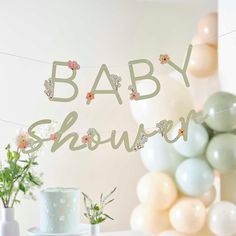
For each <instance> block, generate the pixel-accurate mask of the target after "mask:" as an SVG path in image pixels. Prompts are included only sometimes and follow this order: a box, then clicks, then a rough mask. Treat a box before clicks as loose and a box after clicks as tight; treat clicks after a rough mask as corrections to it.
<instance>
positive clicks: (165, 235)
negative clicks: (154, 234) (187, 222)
mask: <svg viewBox="0 0 236 236" xmlns="http://www.w3.org/2000/svg"><path fill="white" fill-rule="evenodd" d="M158 236H185V235H183V234H180V233H178V232H176V231H174V230H167V231H164V232H162V233H160V234H158Z"/></svg>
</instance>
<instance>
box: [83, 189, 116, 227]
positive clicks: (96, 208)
mask: <svg viewBox="0 0 236 236" xmlns="http://www.w3.org/2000/svg"><path fill="white" fill-rule="evenodd" d="M115 191H116V188H114V189H113V190H112V191H111V192H110V193H109V194H107V195H105V196H104V195H103V194H101V196H100V203H99V204H98V203H93V201H92V199H91V198H90V197H89V196H88V195H87V194H85V193H82V194H83V196H84V206H85V210H86V212H85V213H84V216H85V217H86V218H87V219H88V220H89V222H90V224H100V223H102V222H104V221H105V220H106V219H110V220H114V219H113V218H112V217H110V216H109V215H108V214H106V213H104V208H105V207H106V206H107V205H108V204H110V203H112V202H113V201H114V199H110V197H111V195H112V194H113V193H114V192H115ZM109 199H110V200H109Z"/></svg>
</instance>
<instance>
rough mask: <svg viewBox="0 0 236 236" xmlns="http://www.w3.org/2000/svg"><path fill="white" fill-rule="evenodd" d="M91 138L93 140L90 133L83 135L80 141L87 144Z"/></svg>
mask: <svg viewBox="0 0 236 236" xmlns="http://www.w3.org/2000/svg"><path fill="white" fill-rule="evenodd" d="M92 140H93V137H92V136H91V135H84V136H83V137H82V143H84V144H89V143H91V142H92Z"/></svg>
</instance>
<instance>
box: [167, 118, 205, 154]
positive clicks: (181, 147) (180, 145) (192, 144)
mask: <svg viewBox="0 0 236 236" xmlns="http://www.w3.org/2000/svg"><path fill="white" fill-rule="evenodd" d="M180 127H181V125H180V123H178V124H177V125H176V126H175V128H174V129H173V131H172V136H173V137H175V136H176V134H178V130H179V129H180ZM208 139H209V136H208V133H207V131H206V129H205V128H204V127H203V126H202V125H200V124H197V123H195V122H194V121H190V122H189V126H188V138H187V141H184V140H183V138H179V139H178V140H177V141H176V142H175V143H173V146H174V148H175V150H176V151H177V152H178V153H179V154H180V155H183V156H185V157H197V156H200V155H202V154H203V153H204V152H205V149H206V146H207V143H208Z"/></svg>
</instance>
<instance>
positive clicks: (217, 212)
mask: <svg viewBox="0 0 236 236" xmlns="http://www.w3.org/2000/svg"><path fill="white" fill-rule="evenodd" d="M208 226H209V228H210V230H211V231H212V232H213V233H214V234H216V235H227V236H233V235H235V234H236V206H235V205H234V204H233V203H231V202H226V201H222V202H218V203H216V204H215V205H213V206H212V207H211V209H210V211H209V213H208Z"/></svg>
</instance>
